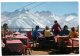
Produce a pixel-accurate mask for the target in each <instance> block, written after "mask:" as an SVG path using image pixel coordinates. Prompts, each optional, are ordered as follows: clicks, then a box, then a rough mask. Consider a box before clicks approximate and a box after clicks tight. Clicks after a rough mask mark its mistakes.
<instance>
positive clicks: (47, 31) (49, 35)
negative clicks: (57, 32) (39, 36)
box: [44, 26, 53, 40]
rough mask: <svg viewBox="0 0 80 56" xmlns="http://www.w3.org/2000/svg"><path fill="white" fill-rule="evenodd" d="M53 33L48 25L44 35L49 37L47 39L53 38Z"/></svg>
mask: <svg viewBox="0 0 80 56" xmlns="http://www.w3.org/2000/svg"><path fill="white" fill-rule="evenodd" d="M52 35H53V33H52V32H51V30H50V29H49V27H48V26H46V28H45V30H44V37H45V38H46V39H47V40H51V38H52V37H51V36H52Z"/></svg>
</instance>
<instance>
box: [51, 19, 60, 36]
mask: <svg viewBox="0 0 80 56" xmlns="http://www.w3.org/2000/svg"><path fill="white" fill-rule="evenodd" d="M52 32H53V33H54V35H55V36H56V35H59V34H60V32H61V26H60V25H59V23H58V22H57V21H56V20H55V21H54V25H53V26H52Z"/></svg>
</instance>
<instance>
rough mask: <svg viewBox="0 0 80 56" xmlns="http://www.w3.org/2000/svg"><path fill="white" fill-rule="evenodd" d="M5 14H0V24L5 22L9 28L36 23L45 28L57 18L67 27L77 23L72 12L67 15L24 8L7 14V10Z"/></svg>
mask: <svg viewBox="0 0 80 56" xmlns="http://www.w3.org/2000/svg"><path fill="white" fill-rule="evenodd" d="M47 13H49V14H47ZM5 14H7V13H3V14H2V16H1V25H3V24H4V23H7V24H8V26H9V28H34V27H35V26H36V25H39V26H40V28H45V26H49V27H50V28H51V27H52V25H53V24H54V20H57V21H58V22H59V24H60V25H61V27H63V26H64V25H65V24H66V25H68V26H69V28H71V27H73V26H74V27H77V26H78V23H79V22H78V20H79V19H78V16H77V15H73V14H69V15H68V16H64V15H63V16H59V15H55V14H52V13H50V12H45V13H44V12H41V13H39V12H38V13H37V12H36V13H32V12H30V11H26V10H25V11H23V12H22V11H21V12H20V11H17V12H12V13H11V12H10V14H11V15H9V12H8V15H5ZM44 14H45V15H44ZM46 15H47V16H46ZM48 15H49V16H48Z"/></svg>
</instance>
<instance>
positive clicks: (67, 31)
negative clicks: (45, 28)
mask: <svg viewBox="0 0 80 56" xmlns="http://www.w3.org/2000/svg"><path fill="white" fill-rule="evenodd" d="M60 35H61V36H64V35H69V30H68V26H67V25H65V26H64V27H63V30H62V31H61V32H60Z"/></svg>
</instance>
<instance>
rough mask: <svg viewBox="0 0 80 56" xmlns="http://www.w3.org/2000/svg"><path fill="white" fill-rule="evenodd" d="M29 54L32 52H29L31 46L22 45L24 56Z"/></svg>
mask: <svg viewBox="0 0 80 56" xmlns="http://www.w3.org/2000/svg"><path fill="white" fill-rule="evenodd" d="M31 52H32V50H31V44H30V43H28V44H27V45H24V53H25V55H26V53H27V54H29V55H31Z"/></svg>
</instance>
